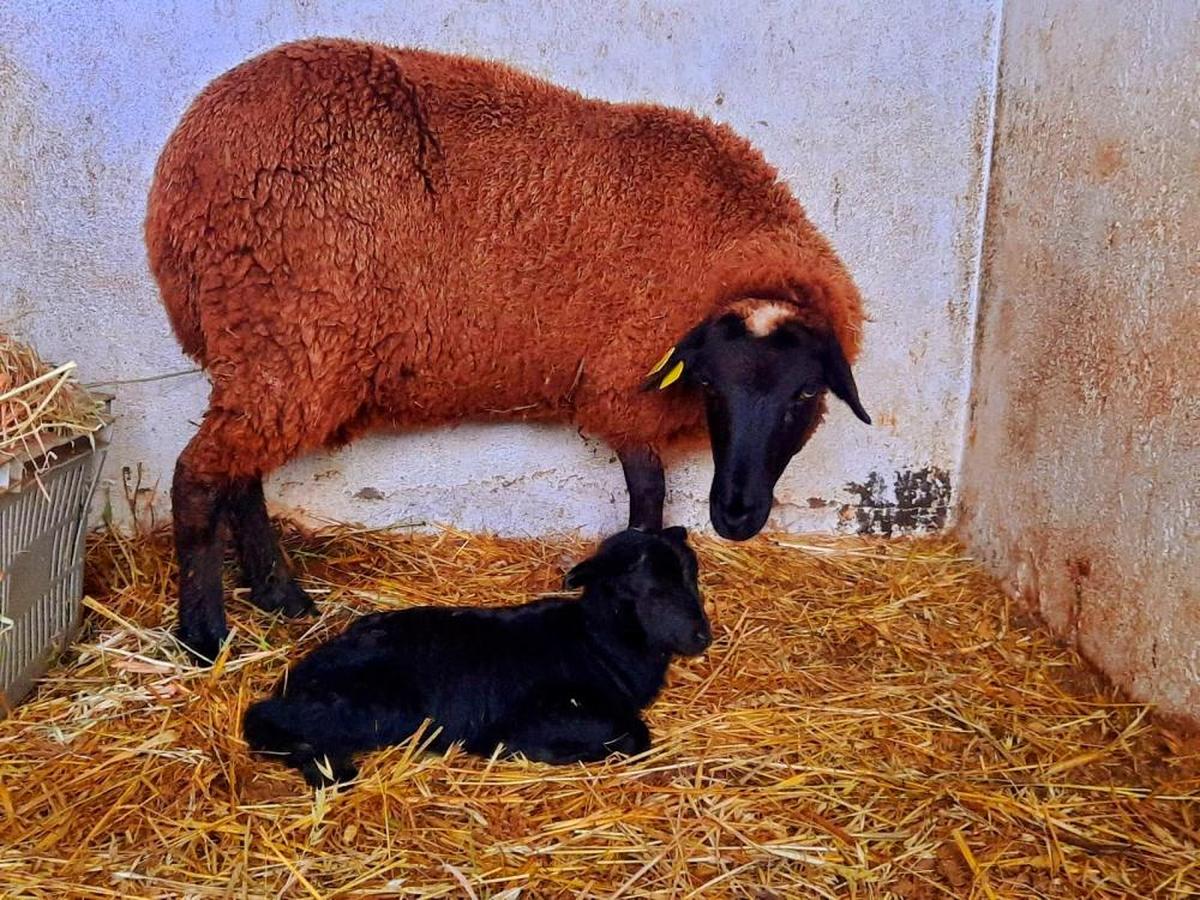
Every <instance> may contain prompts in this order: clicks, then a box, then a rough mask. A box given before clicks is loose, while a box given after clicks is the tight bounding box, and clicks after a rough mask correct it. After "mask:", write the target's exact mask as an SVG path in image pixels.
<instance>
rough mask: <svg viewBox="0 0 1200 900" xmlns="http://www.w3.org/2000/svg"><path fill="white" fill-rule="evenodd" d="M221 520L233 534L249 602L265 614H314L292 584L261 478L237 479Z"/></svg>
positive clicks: (312, 608)
mask: <svg viewBox="0 0 1200 900" xmlns="http://www.w3.org/2000/svg"><path fill="white" fill-rule="evenodd" d="M225 517H226V520H227V521H228V522H229V528H230V530H231V531H232V532H233V543H234V546H235V547H236V548H237V555H238V562H239V563H240V565H241V567H242V578H243V580H244V582H245V584H246V586H247V587H248V588H250V601H251V602H252V603H253V604H254V605H255V606H257V607H258V608H259V609H264V610H266V611H267V612H276V611H279V612H282V613H283V614H284V615H285V616H302V615H306V614H308V613H311V612H313V611H314V606H313V602H312V600H310V599H309V596H308V594H306V593H304V589H303V588H301V587H300V585H298V584H296V581H295V579H294V578H293V577H292V573H291V571H290V570H289V569H288V564H287V560H285V559H284V557H283V551H282V550H281V549H280V547H279V537H278V535H276V534H275V529H274V528H273V527H272V526H271V519H270V517H269V516H268V515H267V501H266V499H265V498H264V497H263V487H262V479H261V478H258V477H253V478H240V479H238V480H236V481H234V482H233V484H232V486H231V487H230V488H229V490H228V492H227V493H226V496H225Z"/></svg>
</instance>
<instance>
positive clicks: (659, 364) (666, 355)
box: [646, 347, 675, 378]
mask: <svg viewBox="0 0 1200 900" xmlns="http://www.w3.org/2000/svg"><path fill="white" fill-rule="evenodd" d="M674 352H675V348H674V347H672V348H671V349H670V350H668V351H667V352H666V353H664V354H663V357H662V359H660V360H659V361H658V362H656V363H655V364H654V368H653V369H651V370H650V371H649V372H647V373H646V377H647V378H649V377H650V376H651V375H654V374H655V373H657V372H659V371H661V370H662V367H663V366H665V365H666V364H667V360H668V359H670V358H671V354H672V353H674Z"/></svg>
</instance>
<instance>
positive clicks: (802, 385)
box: [645, 298, 871, 541]
mask: <svg viewBox="0 0 1200 900" xmlns="http://www.w3.org/2000/svg"><path fill="white" fill-rule="evenodd" d="M673 384H677V385H679V386H680V387H682V388H683V389H685V390H686V389H687V388H689V387H690V388H695V389H699V390H702V391H703V392H704V398H705V404H706V407H707V413H708V431H709V440H710V442H711V444H712V453H713V469H714V471H713V482H712V489H711V490H710V492H709V498H708V502H709V515H710V516H711V518H712V523H713V527H714V528H716V530H717V533H718V534H720V535H721V536H722V537H725V538H729V539H731V540H739V541H740V540H746V539H747V538H751V537H753V536H754V535H756V534H758V532H759V531H760V530H761V529H762V527H763V525H765V524H766V521H767V517H768V516H769V515H770V513H771V506H772V504H773V503H774V499H775V497H774V494H775V484H776V482H777V481H778V480H779V477H780V476H781V475H782V474H783V472H784V469H786V468H787V464H788V463H789V462H790V461H791V459H792V457H793V456H795V455H796V454H797V453H798V452H799V451H800V448H801V447H803V446H804V444H805V443H806V442H807V441H808V439H809V438H810V437H811V436H812V433H813V432H814V431H815V430H816V428H817V426H818V425H819V424H820V423H821V418H822V416H823V415H824V412H825V393H826V391H829V392H832V393H833V395H834V396H836V397H838V398H839V399H841V400H842V401H844V402H845V403H846V405H847V406H849V407H850V409H851V410H852V411H853V412H854V414H855V415H856V416H858V418H860V419H861V420H862V421H864V422H866V423H867V424H870V422H871V417H870V416H868V415H867V412H866V410H864V409H863V407H862V404H861V403H860V402H859V399H858V388H857V387H856V385H855V383H854V376H853V374H852V373H851V371H850V365H849V363H848V362H847V361H846V356H845V353H844V352H843V351H842V347H841V345H840V344H839V343H838V341H837V338H836V337H835V336H834V335H833V333H832V332H831V331H830V330H829V329H827V328H820V327H813V326H812V323H811V321H806V319H805V316H804V315H803V312H802V310H801V308H800V307H799V306H797V305H795V304H793V303H790V302H787V301H784V300H776V299H754V298H751V299H745V300H741V301H738V302H737V303H734V304H732V305H730V306H728V307H725V308H724V309H722V310H721V311H720V312H718V313H717V314H716V315H714V316H713V317H712V318H710V319H708V320H706V321H705V322H703V323H701V324H700V325H698V326H697V327H696V328H694V329H692V330H691V331H690V332H689V333H688V334H687V335H686V336H685V337H684V338H683V339H682V340H681V341H680V342H679V343H678V344H677V345H676V346H675V347H674V348H673V350H672V351H671V352H670V353H669V354H668V355H667V356H666V357H665V358H664V359H663V360H662V361H661V362H660V363H659V365H658V366H656V367H655V371H654V372H652V373H651V375H650V378H649V379H648V380H647V381H646V384H645V388H646V389H667V388H671V386H672V385H673Z"/></svg>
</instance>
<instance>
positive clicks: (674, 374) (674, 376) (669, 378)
mask: <svg viewBox="0 0 1200 900" xmlns="http://www.w3.org/2000/svg"><path fill="white" fill-rule="evenodd" d="M682 374H683V360H680V361H679V362H677V363H675V366H674V368H672V369H671V371H670V372H668V373H667V374H666V376H664V378H663V380H662V381H660V382H659V383H658V389H659V390H660V391H661V390H662V389H663V388H668V387H670V386H671V385H673V384H674V383H675V382H677V381H678V380H679V376H680V375H682Z"/></svg>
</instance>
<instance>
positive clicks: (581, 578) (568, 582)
mask: <svg viewBox="0 0 1200 900" xmlns="http://www.w3.org/2000/svg"><path fill="white" fill-rule="evenodd" d="M595 562H596V561H595V560H594V559H585V560H584V561H583V562H581V563H577V564H576V565H574V566H572V567H571V570H570V571H569V572H567V574H566V575H565V576H564V577H563V587H565V588H566V589H567V590H569V591H573V590H576V589H577V588H581V587H583V586H584V585H585V584H591V583H592V582H593V581H595V580H596V578H597V572H596V566H595Z"/></svg>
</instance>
